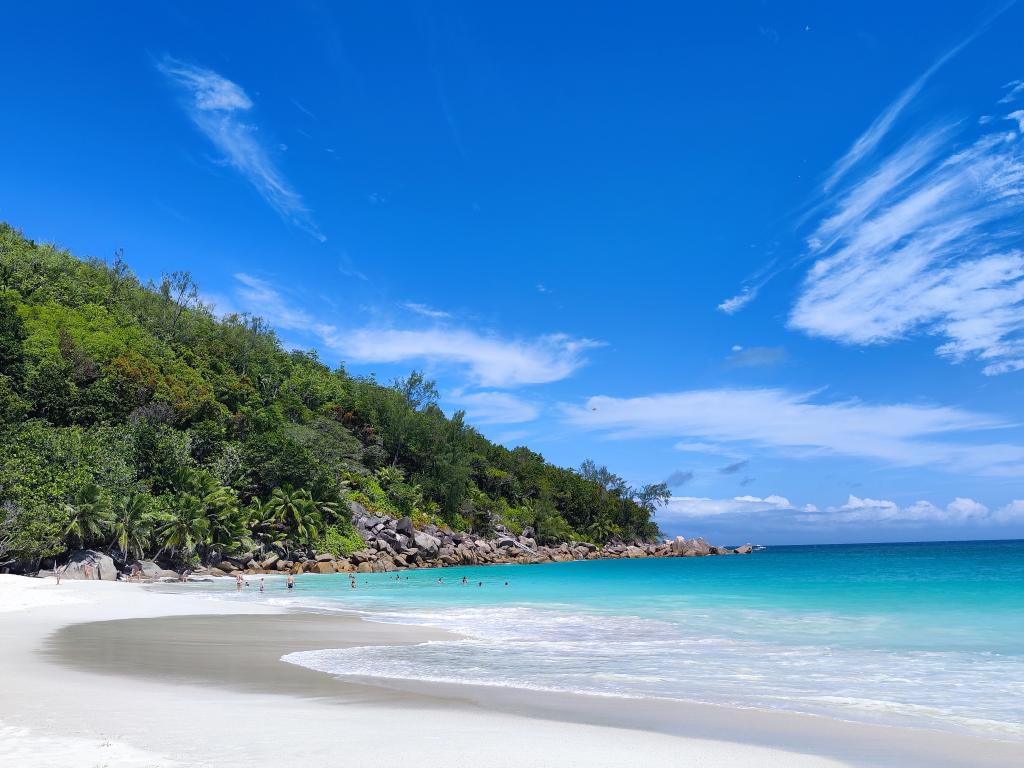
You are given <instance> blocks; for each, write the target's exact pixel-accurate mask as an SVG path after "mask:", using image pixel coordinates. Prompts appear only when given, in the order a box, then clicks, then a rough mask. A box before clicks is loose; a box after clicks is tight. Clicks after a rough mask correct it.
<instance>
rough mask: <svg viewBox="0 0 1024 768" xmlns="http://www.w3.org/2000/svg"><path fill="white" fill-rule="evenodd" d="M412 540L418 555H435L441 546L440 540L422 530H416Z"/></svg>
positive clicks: (427, 556) (426, 556) (425, 556)
mask: <svg viewBox="0 0 1024 768" xmlns="http://www.w3.org/2000/svg"><path fill="white" fill-rule="evenodd" d="M413 541H414V542H415V543H416V548H417V549H418V550H419V553H420V557H424V558H431V557H436V556H437V553H438V551H439V550H440V548H441V540H440V539H438V538H437V537H436V536H431V535H430V534H429V533H426V532H424V531H416V532H415V533H414V535H413Z"/></svg>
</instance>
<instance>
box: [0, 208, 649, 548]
mask: <svg viewBox="0 0 1024 768" xmlns="http://www.w3.org/2000/svg"><path fill="white" fill-rule="evenodd" d="M198 296H199V294H198V289H197V286H196V285H195V283H194V282H193V281H192V279H191V277H190V276H189V275H188V274H187V273H182V272H174V273H170V274H168V275H166V276H165V277H164V278H163V280H162V281H161V282H160V284H159V285H155V284H149V285H142V284H141V283H140V281H139V280H138V279H137V278H136V277H135V276H134V275H133V274H132V273H131V271H130V270H129V269H128V268H127V266H126V265H125V264H124V262H123V261H122V260H121V259H120V258H119V257H116V258H115V259H114V260H113V261H112V263H110V264H108V263H106V262H103V261H100V260H96V259H89V260H80V259H77V258H75V257H74V256H72V255H71V254H69V253H67V252H66V251H62V250H59V249H57V248H54V247H52V246H48V245H41V244H37V243H34V242H32V241H30V240H27V239H25V238H24V237H22V236H21V234H20V233H19V232H18V231H16V230H15V229H14V228H12V227H10V226H9V225H6V224H0V508H2V513H0V514H2V517H0V563H2V562H4V561H6V562H8V563H12V562H17V563H21V564H23V566H24V567H28V566H29V565H30V564H32V563H35V564H38V563H39V562H40V561H41V559H42V558H49V557H56V558H60V557H61V556H63V555H65V554H66V553H67V552H69V551H70V550H73V549H77V548H83V547H92V548H98V549H104V550H107V551H109V552H110V553H111V554H112V555H113V556H114V558H115V560H118V561H120V562H122V563H124V562H128V561H130V560H133V559H136V558H140V557H147V556H148V557H152V556H155V555H157V554H159V555H161V556H162V557H163V558H164V559H169V560H173V561H175V562H176V563H180V564H183V565H188V564H197V563H198V561H199V560H202V559H206V560H209V559H210V558H211V557H214V556H216V557H220V556H221V555H223V554H231V553H233V552H242V551H251V550H252V549H253V548H254V547H263V548H266V547H267V546H268V545H275V546H277V547H278V548H279V549H288V548H289V547H293V548H294V547H306V548H316V549H320V550H325V551H334V552H335V553H337V554H349V553H351V552H352V551H353V550H355V549H357V548H358V547H359V546H360V545H361V543H362V542H361V539H360V537H359V536H358V535H357V532H356V531H355V529H354V528H353V526H352V524H351V517H350V513H349V509H350V508H351V505H352V503H353V502H355V503H357V504H359V505H362V506H363V507H365V508H366V509H367V510H369V512H371V513H379V514H381V515H383V516H387V517H391V518H402V517H406V516H408V517H410V518H411V519H412V521H413V522H414V523H415V524H416V525H417V526H418V527H422V526H434V527H436V528H439V529H443V530H446V531H451V532H463V531H466V532H468V531H472V532H474V533H476V534H479V535H491V534H493V532H494V530H495V529H496V528H501V529H502V530H507V531H509V532H511V533H512V534H516V535H518V534H521V533H523V531H524V529H532V530H530V531H528V532H529V533H532V534H533V535H534V537H535V538H536V540H537V541H538V542H540V543H559V542H562V541H568V540H575V541H591V542H595V543H599V544H603V543H605V542H608V541H611V540H621V541H627V542H629V541H650V540H652V539H653V538H654V537H656V536H657V534H658V530H657V526H656V525H655V524H654V522H653V521H652V519H651V517H652V514H653V512H654V509H655V507H656V505H657V504H659V503H660V502H662V501H664V499H665V498H666V497H667V489H666V488H665V487H664V486H662V485H654V486H647V487H645V488H643V489H640V490H634V489H631V488H629V487H628V486H627V485H626V483H624V482H623V481H622V480H621V479H620V478H618V477H616V476H615V475H614V474H612V473H610V472H609V471H608V470H607V469H605V468H603V467H598V466H596V465H594V464H593V463H592V462H585V463H584V464H583V465H582V467H581V468H580V469H579V470H570V469H563V468H559V467H556V466H553V465H551V464H550V463H548V462H546V461H545V460H544V458H543V457H542V456H541V455H540V454H538V453H535V452H533V451H531V450H529V449H527V448H523V447H520V448H515V449H513V450H509V449H507V448H505V447H503V446H500V445H496V444H494V443H492V442H490V441H488V440H487V439H486V438H484V437H483V436H482V435H481V434H480V433H479V432H477V431H476V430H475V429H473V428H472V427H471V426H470V425H468V424H466V423H465V419H464V415H463V414H462V413H461V412H459V413H455V414H453V415H452V416H451V417H450V418H449V417H447V416H446V415H445V414H444V413H443V412H442V410H441V409H440V408H439V407H438V406H437V404H436V400H437V393H436V390H435V388H434V386H433V384H432V383H431V382H429V381H426V380H425V379H424V378H423V377H422V376H421V375H420V374H419V373H416V372H413V373H412V374H410V375H409V377H407V378H406V379H404V380H401V381H397V382H394V383H393V384H392V385H391V386H387V385H384V384H381V383H379V382H377V381H375V380H374V379H372V378H362V377H357V376H352V375H350V374H349V373H347V372H346V371H345V370H344V368H338V369H335V370H331V369H330V368H329V367H328V366H326V365H324V364H323V363H321V362H320V361H319V360H318V359H317V356H316V353H314V352H288V351H285V350H284V349H283V348H282V346H281V344H280V342H279V341H278V339H277V337H276V336H275V334H274V332H273V331H272V330H271V329H270V328H269V327H268V325H267V324H266V323H265V322H264V321H263V320H261V319H260V318H258V317H253V316H250V315H237V314H233V315H229V316H226V317H216V316H215V315H214V314H213V313H212V312H211V311H210V308H208V307H206V306H204V305H203V304H202V302H201V301H200V300H199V298H198Z"/></svg>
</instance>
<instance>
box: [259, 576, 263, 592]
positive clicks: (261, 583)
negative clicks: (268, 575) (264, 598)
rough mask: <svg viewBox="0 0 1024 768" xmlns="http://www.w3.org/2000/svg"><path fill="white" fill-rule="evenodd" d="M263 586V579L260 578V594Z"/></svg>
mask: <svg viewBox="0 0 1024 768" xmlns="http://www.w3.org/2000/svg"><path fill="white" fill-rule="evenodd" d="M263 586H264V584H263V577H262V576H260V592H262V591H263Z"/></svg>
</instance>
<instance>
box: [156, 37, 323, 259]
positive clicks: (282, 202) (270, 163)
mask: <svg viewBox="0 0 1024 768" xmlns="http://www.w3.org/2000/svg"><path fill="white" fill-rule="evenodd" d="M157 68H158V69H159V70H160V72H162V73H163V74H164V75H165V76H166V77H167V78H168V79H169V80H170V81H171V82H173V83H174V84H175V85H177V86H178V87H179V88H181V89H182V90H183V91H184V92H185V93H186V95H187V96H188V98H187V100H186V101H185V102H184V107H185V111H186V112H187V113H188V115H189V117H190V118H191V119H192V122H193V123H195V125H196V127H198V128H199V130H200V131H202V133H203V134H204V135H205V136H206V138H207V139H209V140H210V142H211V143H212V144H213V145H214V147H216V148H217V150H218V151H219V152H220V153H221V155H222V156H223V161H224V162H225V163H227V164H228V165H230V166H231V167H232V168H234V169H235V170H236V171H238V172H239V173H240V174H241V175H242V177H243V178H244V179H245V180H246V181H248V182H249V184H251V185H252V187H253V188H254V189H255V190H256V191H257V192H258V193H259V195H260V196H261V197H262V198H263V199H264V200H265V201H266V202H267V203H268V204H269V205H270V206H271V207H272V208H273V209H274V210H275V211H277V212H278V214H280V216H281V217H282V218H283V219H285V220H286V221H289V222H291V223H292V224H294V225H295V226H297V227H299V228H300V229H302V230H304V231H306V232H308V233H309V234H310V235H312V236H313V237H315V238H316V239H318V240H320V241H321V242H322V241H324V240H326V238H325V237H324V236H323V234H321V232H320V230H319V229H318V228H317V226H316V223H315V222H314V221H313V218H312V216H311V215H310V212H309V209H308V208H307V207H306V205H305V203H304V202H303V200H302V196H301V195H299V193H298V192H296V191H295V189H293V188H292V186H291V185H290V184H289V183H288V181H287V180H286V179H285V178H284V175H283V174H282V173H281V171H280V170H279V169H278V167H277V165H276V163H275V162H274V160H273V159H272V158H271V156H270V153H269V152H268V151H267V148H266V147H265V146H264V144H263V142H261V141H260V139H259V127H258V126H257V125H255V124H254V123H252V122H247V121H246V120H245V119H244V115H245V114H246V113H248V112H249V111H250V110H251V109H252V107H253V103H252V100H251V99H250V98H249V96H248V94H247V93H246V92H245V90H243V88H242V87H241V86H240V85H238V84H237V83H235V82H232V81H231V80H228V79H227V78H226V77H224V76H223V75H220V74H218V73H217V72H214V71H213V70H212V69H206V68H205V67H200V66H197V65H194V64H189V63H186V62H183V61H179V60H178V59H174V58H172V57H170V56H165V57H164V58H163V59H162V60H161V61H160V62H159V63H158V64H157Z"/></svg>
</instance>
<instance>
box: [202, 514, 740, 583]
mask: <svg viewBox="0 0 1024 768" xmlns="http://www.w3.org/2000/svg"><path fill="white" fill-rule="evenodd" d="M351 509H352V523H353V525H355V527H356V530H357V531H358V532H359V534H360V536H362V538H363V541H364V542H365V543H366V546H365V547H363V548H362V549H360V550H358V551H356V552H353V553H352V554H351V555H349V556H347V557H346V556H336V555H333V554H330V553H322V552H316V551H312V550H298V551H292V552H287V551H286V550H284V549H283V548H281V549H271V550H269V551H268V552H265V553H250V554H246V555H243V556H241V557H226V558H224V559H223V560H221V561H219V562H218V563H216V564H215V565H214V566H213V567H211V568H208V569H201V570H197V571H196V574H201V573H204V572H205V573H208V574H211V575H218V576H219V575H228V574H233V573H236V572H243V573H278V572H287V573H339V572H351V571H355V572H358V573H381V572H390V571H397V570H402V569H406V568H438V567H451V566H457V565H488V564H496V563H523V564H527V563H552V562H554V563H559V562H566V561H569V560H600V559H614V558H643V557H703V556H707V555H733V554H740V555H745V554H750V552H751V549H752V547H751V545H749V544H744V545H743V546H742V547H737V548H735V549H730V548H726V547H718V546H714V545H712V544H708V543H707V542H706V541H705V540H704V539H703V538H700V537H697V538H692V539H687V538H684V537H682V536H677V537H676V538H675V539H674V540H666V541H663V542H659V543H640V542H637V543H631V544H627V543H622V542H614V543H610V544H607V545H605V546H603V547H598V546H596V545H594V544H591V543H589V542H563V543H561V544H555V545H543V544H538V543H537V541H536V540H535V539H534V538H533V531H532V530H531V529H529V528H527V529H526V530H525V531H523V534H522V535H519V536H516V535H514V534H513V533H511V532H510V531H508V530H505V529H503V528H501V527H500V526H499V528H498V530H497V531H496V534H495V535H494V536H492V537H487V538H484V537H480V536H475V535H473V534H470V533H461V532H456V531H450V530H447V529H443V528H438V527H437V526H433V525H428V526H424V527H422V528H415V527H414V526H413V524H412V521H411V520H410V519H409V518H408V517H403V518H401V519H400V520H396V519H394V518H391V517H386V516H383V515H376V514H374V513H372V512H370V511H368V510H367V509H366V508H365V507H363V506H362V505H360V504H356V503H353V504H351Z"/></svg>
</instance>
